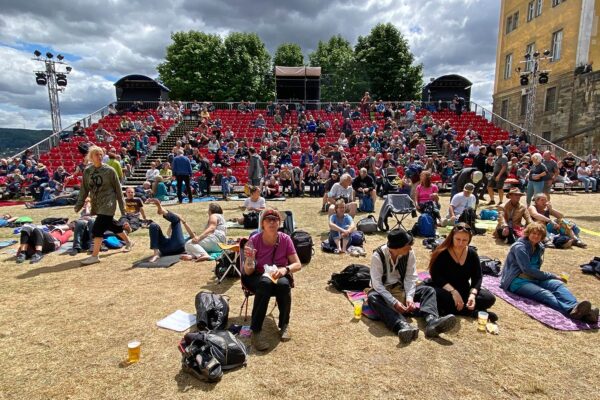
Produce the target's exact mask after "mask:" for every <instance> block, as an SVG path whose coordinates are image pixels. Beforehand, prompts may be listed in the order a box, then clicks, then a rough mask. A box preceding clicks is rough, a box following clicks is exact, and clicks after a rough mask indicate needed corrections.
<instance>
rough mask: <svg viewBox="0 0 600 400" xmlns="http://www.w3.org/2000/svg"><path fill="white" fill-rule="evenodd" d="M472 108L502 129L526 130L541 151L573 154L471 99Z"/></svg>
mask: <svg viewBox="0 0 600 400" xmlns="http://www.w3.org/2000/svg"><path fill="white" fill-rule="evenodd" d="M471 110H472V111H473V112H475V114H477V112H478V110H481V115H482V116H483V117H484V118H486V119H487V120H488V121H490V122H491V123H493V124H494V125H496V126H498V127H500V128H501V129H504V130H506V131H509V132H510V130H518V131H521V132H525V134H526V135H527V138H528V142H529V143H531V144H533V145H535V146H536V147H537V148H538V149H540V150H541V151H546V150H550V151H551V152H552V154H554V155H555V156H556V157H557V158H563V157H565V156H566V154H567V153H571V154H573V152H572V151H569V150H567V149H565V148H563V147H561V146H559V145H557V144H556V143H553V142H551V141H549V140H547V139H544V138H543V137H541V136H539V135H537V134H535V133H533V132H531V131H528V130H526V129H525V128H523V127H522V126H520V125H517V124H515V123H514V122H511V121H509V120H507V119H506V118H503V117H501V116H500V115H498V114H496V113H494V112H493V111H490V110H488V109H486V108H485V107H483V106H481V105H479V104H477V103H475V102H474V101H471ZM503 125H504V126H508V127H509V129H507V128H504V127H503ZM559 156H560V157H559ZM573 157H575V158H576V159H578V160H583V158H581V157H579V156H577V155H575V154H573Z"/></svg>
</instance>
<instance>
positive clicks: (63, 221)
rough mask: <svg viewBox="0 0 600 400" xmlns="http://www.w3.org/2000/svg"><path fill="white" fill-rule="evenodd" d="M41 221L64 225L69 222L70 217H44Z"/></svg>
mask: <svg viewBox="0 0 600 400" xmlns="http://www.w3.org/2000/svg"><path fill="white" fill-rule="evenodd" d="M41 222H42V225H64V224H66V223H67V222H69V218H63V217H48V218H44V219H43V220H42V221H41Z"/></svg>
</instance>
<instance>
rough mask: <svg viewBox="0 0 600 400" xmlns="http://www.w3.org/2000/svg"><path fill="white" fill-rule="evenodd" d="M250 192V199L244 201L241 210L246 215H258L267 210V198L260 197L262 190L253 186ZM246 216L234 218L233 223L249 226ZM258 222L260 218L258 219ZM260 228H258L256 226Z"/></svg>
mask: <svg viewBox="0 0 600 400" xmlns="http://www.w3.org/2000/svg"><path fill="white" fill-rule="evenodd" d="M248 190H249V192H250V197H248V198H247V199H246V200H244V204H243V205H242V207H240V208H241V209H243V210H245V211H246V214H250V213H256V214H259V213H260V212H261V211H262V210H264V209H265V207H266V205H267V202H266V201H265V198H264V197H262V196H261V195H260V188H259V187H258V186H252V185H250V187H249V188H248ZM245 219H246V216H244V215H242V216H241V217H240V218H234V219H233V221H235V222H237V223H238V224H240V225H244V226H246V225H247V221H245ZM256 221H258V216H257V218H256ZM256 228H258V226H256Z"/></svg>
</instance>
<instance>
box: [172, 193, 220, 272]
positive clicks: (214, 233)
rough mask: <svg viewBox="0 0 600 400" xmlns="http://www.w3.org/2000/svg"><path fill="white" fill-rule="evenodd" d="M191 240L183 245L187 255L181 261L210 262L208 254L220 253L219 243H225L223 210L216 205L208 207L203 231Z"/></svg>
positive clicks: (192, 236)
mask: <svg viewBox="0 0 600 400" xmlns="http://www.w3.org/2000/svg"><path fill="white" fill-rule="evenodd" d="M190 236H191V238H190V240H188V241H187V242H186V243H185V251H186V252H187V255H185V256H182V257H181V258H182V259H183V260H195V261H208V260H211V257H210V255H209V253H216V252H220V251H221V248H220V247H219V243H222V244H225V243H226V242H227V223H226V221H225V218H224V217H223V209H222V208H221V206H220V205H218V204H217V203H210V204H209V205H208V221H207V223H206V226H205V228H204V231H203V232H202V233H201V234H199V235H196V234H195V233H194V234H193V235H190Z"/></svg>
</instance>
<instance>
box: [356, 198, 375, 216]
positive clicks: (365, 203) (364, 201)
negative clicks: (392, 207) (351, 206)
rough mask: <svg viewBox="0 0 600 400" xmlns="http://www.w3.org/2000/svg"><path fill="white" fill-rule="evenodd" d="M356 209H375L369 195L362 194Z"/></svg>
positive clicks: (370, 210) (369, 210) (366, 210)
mask: <svg viewBox="0 0 600 400" xmlns="http://www.w3.org/2000/svg"><path fill="white" fill-rule="evenodd" d="M358 209H359V210H360V211H362V212H373V211H375V205H374V204H373V199H372V198H371V196H369V195H367V196H363V197H362V198H361V199H360V207H358Z"/></svg>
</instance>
